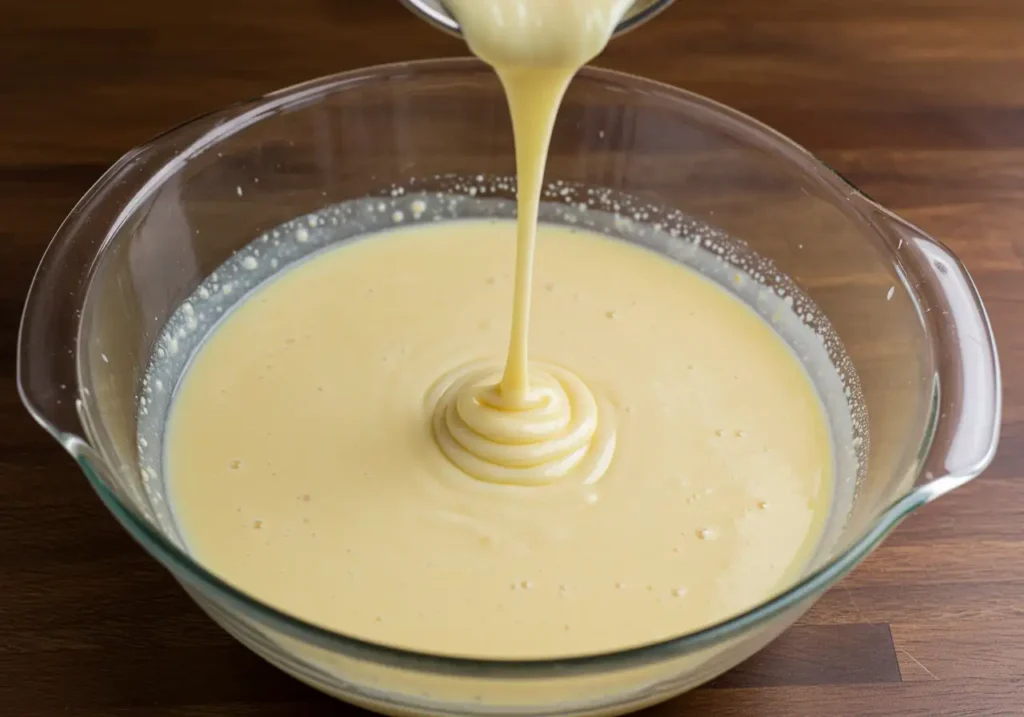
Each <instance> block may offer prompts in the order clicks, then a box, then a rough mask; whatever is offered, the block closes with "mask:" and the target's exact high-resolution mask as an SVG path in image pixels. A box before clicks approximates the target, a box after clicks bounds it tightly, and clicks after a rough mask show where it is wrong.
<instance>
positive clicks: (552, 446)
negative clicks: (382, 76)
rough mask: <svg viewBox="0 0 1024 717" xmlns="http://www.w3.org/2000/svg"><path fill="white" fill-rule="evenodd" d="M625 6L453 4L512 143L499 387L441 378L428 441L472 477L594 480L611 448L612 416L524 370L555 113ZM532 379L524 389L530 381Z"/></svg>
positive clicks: (540, 373) (606, 2)
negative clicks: (513, 208) (501, 94)
mask: <svg viewBox="0 0 1024 717" xmlns="http://www.w3.org/2000/svg"><path fill="white" fill-rule="evenodd" d="M630 4H631V0H564V1H561V2H549V1H547V0H539V1H535V2H527V3H524V2H522V0H493V1H492V2H479V0H453V2H449V3H448V6H449V8H450V9H451V11H452V12H453V13H454V15H455V17H456V18H458V20H459V23H460V24H461V26H462V29H463V32H464V33H465V36H466V40H467V42H468V43H469V46H470V49H472V50H473V52H475V53H476V54H477V56H479V57H480V58H481V59H482V60H484V61H485V62H487V63H488V64H490V65H491V66H492V67H493V68H494V69H495V71H496V72H497V74H498V77H499V78H500V79H501V82H502V85H503V86H504V88H505V95H506V97H507V99H508V106H509V111H510V112H511V114H512V126H513V131H514V132H515V140H516V168H517V173H518V191H519V216H518V229H517V245H516V263H515V289H514V298H513V303H512V331H511V337H510V340H509V347H508V356H507V358H506V360H505V367H504V373H503V374H501V380H500V381H499V382H497V383H491V381H492V380H493V379H494V378H495V376H494V372H493V371H488V370H487V368H483V367H479V366H474V367H466V368H464V369H463V370H461V371H457V372H455V373H454V374H452V375H450V376H448V377H446V379H445V381H446V383H448V384H450V385H449V386H447V387H446V390H444V391H443V392H442V394H441V397H440V401H439V402H438V417H437V419H436V420H435V433H436V436H437V441H438V444H439V445H440V446H441V449H442V450H443V451H444V452H445V454H446V455H447V456H448V457H449V458H450V459H451V460H452V462H453V463H455V464H456V465H458V466H459V467H460V468H462V469H463V470H464V471H466V472H467V473H469V474H470V475H473V476H475V477H477V478H480V479H482V480H489V481H495V482H502V483H516V484H539V483H546V482H550V481H552V480H555V479H558V478H563V477H566V475H567V474H570V473H571V474H573V475H574V476H575V477H576V478H577V479H581V480H583V481H585V482H588V483H590V482H593V481H595V480H597V479H598V478H600V477H601V474H602V473H604V471H605V470H606V469H607V467H608V464H609V462H610V460H611V457H612V451H613V450H614V446H615V431H614V428H613V426H614V419H613V416H612V415H611V413H610V412H607V411H605V412H603V414H604V415H599V413H602V412H599V403H598V399H596V398H595V397H594V396H593V395H592V394H591V392H590V390H589V389H588V387H587V386H586V385H585V384H584V383H583V382H582V381H580V380H579V378H577V377H576V376H575V375H573V373H572V372H571V371H569V370H568V369H565V368H560V367H551V366H540V365H535V366H532V367H531V366H530V364H529V360H528V355H529V352H528V350H527V346H528V341H529V330H530V304H531V297H532V295H533V271H534V254H535V245H536V233H537V214H538V206H539V203H540V195H541V188H542V185H543V181H544V164H545V160H546V158H547V153H548V146H549V144H550V142H551V132H552V129H553V128H554V124H555V117H556V115H557V114H558V107H559V105H560V104H561V102H562V96H563V95H564V94H565V90H566V88H567V87H568V86H569V82H570V81H571V80H572V77H573V75H575V74H576V72H577V71H578V70H579V68H580V67H582V66H583V65H584V64H585V63H587V62H589V61H590V60H591V59H593V58H594V57H596V56H597V54H598V53H600V52H601V50H603V49H604V46H605V45H606V44H608V40H609V38H610V37H611V35H612V32H613V30H614V29H615V26H616V24H618V22H619V20H620V19H621V18H622V15H623V14H624V13H625V12H626V10H627V9H628V8H629V6H630ZM531 373H532V374H533V376H532V381H531Z"/></svg>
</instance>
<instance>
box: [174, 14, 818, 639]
mask: <svg viewBox="0 0 1024 717" xmlns="http://www.w3.org/2000/svg"><path fill="white" fill-rule="evenodd" d="M628 4H629V3H628V2H625V1H624V0H566V1H565V2H558V3H556V2H546V1H545V0H535V1H534V2H522V0H491V1H490V2H487V3H483V2H477V1H475V0H453V1H452V2H450V3H449V5H450V7H451V9H452V11H453V13H454V14H455V15H456V16H457V17H458V18H459V20H460V22H461V24H462V27H463V29H464V32H465V33H466V36H467V38H468V41H469V44H470V46H471V47H472V48H473V50H474V51H475V52H476V53H477V54H479V55H480V56H481V57H482V58H483V59H485V60H486V61H488V62H490V63H491V64H492V65H494V66H495V68H496V69H497V71H498V74H499V76H500V77H501V80H502V82H503V84H504V86H505V88H506V92H507V95H508V99H509V106H510V109H511V111H512V116H513V124H514V128H515V132H516V144H517V165H518V170H519V221H518V226H516V227H513V225H511V224H510V223H505V222H484V221H465V222H450V223H446V224H434V225H429V226H421V227H415V228H408V229H399V230H395V231H393V232H390V233H389V234H386V235H382V236H377V237H374V238H373V239H371V240H369V241H361V242H357V243H354V244H352V245H350V246H346V247H344V248H340V249H337V250H334V251H331V252H329V253H327V254H325V255H323V256H321V257H319V258H317V259H316V260H314V261H311V262H308V263H305V264H303V265H302V266H300V267H298V268H295V269H293V270H291V271H289V272H287V273H286V274H284V275H283V276H282V277H281V278H280V279H279V280H277V281H275V282H273V283H272V284H270V285H269V286H267V287H266V288H264V289H263V290H261V291H260V292H259V293H257V294H256V295H255V296H253V297H251V298H250V299H249V300H247V301H246V302H245V303H244V304H243V305H242V306H241V307H240V308H239V309H238V310H237V311H236V312H235V313H234V315H233V316H231V317H230V318H229V319H228V320H227V321H226V322H225V323H224V324H223V325H222V326H221V327H220V328H219V329H218V330H217V332H216V333H215V334H214V335H213V336H212V337H211V338H210V339H209V340H208V341H207V343H206V345H205V346H204V347H203V348H202V350H201V351H200V352H199V353H198V354H197V356H196V358H195V360H194V363H193V366H192V367H191V369H190V370H189V372H188V374H187V375H186V378H185V380H184V382H183V383H182V385H181V386H180V388H179V390H178V392H177V395H176V399H175V405H174V407H173V412H172V415H171V419H170V423H169V428H168V437H167V447H166V469H167V472H168V476H169V481H170V486H171V496H172V500H173V503H174V505H175V506H176V510H177V513H178V518H179V521H180V524H181V526H182V529H183V532H184V534H185V536H186V538H187V540H188V542H189V544H190V548H191V549H192V550H193V551H194V552H195V554H196V555H197V556H198V558H199V559H200V561H201V562H203V563H204V564H205V565H207V566H208V567H209V568H210V569H211V570H213V571H214V572H216V573H218V574H220V575H223V576H224V577H225V578H226V579H228V580H229V581H231V582H233V583H235V584H236V585H238V586H240V587H241V588H242V589H244V590H246V591H247V592H249V593H251V594H253V595H255V596H257V597H258V598H259V599H260V600H262V601H265V602H267V603H270V604H272V605H275V606H278V607H279V608H281V609H283V610H285V611H287V612H290V613H292V614H295V615H297V616H299V617H301V618H303V619H306V620H308V621H311V622H314V623H318V624H321V625H324V626H326V627H329V628H331V629H334V630H337V631H340V632H344V633H347V634H351V635H356V636H359V637H363V638H365V639H368V640H373V641H376V642H384V643H389V644H393V645H397V646H401V647H406V648H410V649H415V650H421V651H426V652H434V653H446V654H459V655H471V656H476V657H500V658H539V657H553V656H559V655H571V654H583V653H591V652H598V651H606V650H615V649H621V648H623V647H629V646H635V645H639V644H643V643H646V642H651V641H655V640H660V639H664V638H667V637H670V636H675V635H679V634H682V633H685V632H687V631H690V630H693V629H696V628H699V627H701V626H705V625H707V624H710V623H712V622H714V621H717V620H720V619H722V618H725V617H727V616H729V615H731V614H734V613H736V612H738V611H740V610H742V609H744V608H746V607H750V606H752V605H753V604H755V603H756V602H759V601H760V600H762V599H764V598H765V597H767V596H768V595H769V594H771V593H772V592H773V591H775V590H776V589H778V588H779V587H781V586H782V583H784V582H785V581H787V580H789V579H791V578H793V577H795V576H794V572H795V571H798V570H799V569H800V568H801V567H802V566H803V564H804V563H805V561H806V559H807V558H808V557H809V554H810V551H811V549H812V548H813V547H814V546H815V543H816V541H817V538H818V536H819V535H820V532H821V527H822V524H823V521H824V517H825V514H826V512H827V509H828V505H829V497H830V496H829V480H830V476H831V470H832V456H831V448H830V442H829V435H828V429H827V425H826V421H825V416H824V412H823V409H822V407H821V404H820V402H819V401H818V398H817V395H816V394H815V392H814V389H813V387H812V385H811V383H810V381H809V380H808V378H807V376H806V374H805V373H804V371H803V368H802V367H801V365H800V364H799V362H798V361H797V360H796V359H795V357H794V356H793V355H792V353H791V352H790V350H789V349H788V347H787V346H786V345H785V343H784V342H783V341H782V340H781V339H780V338H779V337H778V336H776V335H775V334H774V333H773V331H772V330H771V328H770V327H769V326H768V325H767V324H765V323H764V322H762V321H761V320H760V319H759V318H758V317H757V316H756V315H755V314H754V313H753V312H752V311H751V310H749V309H748V308H747V307H745V306H744V305H743V304H741V303H740V302H739V301H737V300H736V299H734V298H733V297H731V296H729V295H728V294H727V293H726V292H725V291H723V290H722V289H720V288H718V287H717V286H715V285H713V284H712V283H710V282H709V281H707V280H705V279H703V278H702V277H700V276H699V275H697V274H696V273H694V272H692V271H691V270H689V269H687V268H685V267H683V266H682V265H678V264H674V263H671V262H669V261H667V260H665V259H663V258H661V257H659V256H658V255H656V254H654V253H653V252H649V251H646V250H643V249H640V248H637V247H634V246H631V245H628V244H625V243H622V242H616V241H613V240H610V239H607V238H603V237H601V236H599V235H595V234H590V233H587V232H582V231H572V230H569V229H566V228H557V227H554V226H542V228H541V233H542V237H541V241H540V243H539V244H538V243H537V242H536V236H535V234H536V231H537V224H536V219H537V202H538V199H539V193H540V187H541V182H542V177H543V167H544V156H545V154H546V151H547V146H548V143H549V139H550V133H551V127H552V125H553V122H554V117H555V114H556V111H557V107H558V103H559V102H560V100H561V97H562V94H563V93H564V91H565V88H566V86H567V85H568V82H569V80H570V79H571V77H572V75H573V74H574V73H575V71H576V70H577V69H578V68H579V67H580V66H581V65H582V64H583V63H585V62H586V61H588V60H589V59H591V58H592V57H593V56H595V55H596V54H597V53H598V52H599V51H600V50H601V48H602V47H603V46H604V44H605V43H606V42H607V40H608V37H609V36H610V34H611V31H612V29H613V27H614V26H615V24H616V21H617V20H618V18H619V17H621V14H622V13H623V12H624V10H625V8H626V6H627V5H628ZM534 254H536V255H537V256H536V260H537V271H538V274H539V277H538V278H539V279H541V281H540V282H539V284H538V287H537V290H534V287H533V268H534V260H535V257H534ZM513 256H514V257H515V262H514V267H515V271H514V272H512V271H511V268H512V266H513V261H512V258H513ZM540 287H543V288H540ZM510 293H511V294H512V295H513V296H514V302H513V312H512V329H511V336H510V340H509V342H508V351H507V355H506V356H505V360H504V362H502V360H501V358H500V355H498V356H496V355H495V350H496V349H497V350H498V351H500V350H501V344H502V340H501V334H502V333H503V331H502V329H501V325H502V323H503V318H504V317H507V316H508V305H507V298H508V296H509V294H510ZM531 299H532V300H533V303H535V304H536V306H534V307H532V308H534V309H535V311H534V312H531ZM531 320H532V323H531ZM528 336H529V337H530V338H531V339H532V340H533V342H534V345H533V348H534V349H535V351H536V355H537V357H538V360H537V361H536V362H532V363H531V362H530V360H529V358H530V356H529V355H528V350H527V338H528ZM783 407H784V408H785V420H781V419H780V410H781V409H782V408H783Z"/></svg>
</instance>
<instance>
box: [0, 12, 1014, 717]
mask: <svg viewBox="0 0 1024 717" xmlns="http://www.w3.org/2000/svg"><path fill="white" fill-rule="evenodd" d="M0 11H2V17H3V21H2V22H0V309H2V314H0V348H2V351H0V381H2V391H0V715H18V716H19V717H36V716H39V715H67V716H69V717H116V716H118V715H139V716H140V717H172V716H173V717H213V716H215V715H216V716H218V717H219V716H222V715H223V716H225V717H242V716H245V717H271V716H273V717H279V716H283V715H302V716H305V715H312V716H316V715H342V714H346V715H347V714H357V713H358V710H355V709H352V708H347V707H345V706H342V705H339V704H338V703H335V702H333V701H331V700H328V699H327V698H324V697H321V696H320V695H318V694H317V693H315V692H313V691H311V690H309V689H307V688H305V687H303V686H301V685H300V684H298V683H297V682H294V681H292V680H291V679H289V678H287V677H285V676H283V675H282V674H279V673H277V672H276V671H275V670H274V669H272V668H271V667H269V666H266V665H264V664H263V663H262V662H261V661H260V660H259V659H258V658H256V657H254V656H253V655H251V654H250V653H249V652H247V651H246V650H245V649H243V648H242V647H240V646H238V645H236V644H235V643H234V642H232V641H231V640H230V639H229V638H228V637H227V636H226V635H225V634H224V633H222V632H221V631H220V630H219V629H218V628H216V627H214V626H213V624H212V623H210V622H209V621H208V620H207V619H206V618H205V617H204V616H202V615H201V614H200V613H199V611H198V610H197V609H196V608H195V607H194V606H193V605H192V603H191V602H190V601H189V600H188V599H187V598H186V597H185V595H184V594H183V593H182V591H181V590H180V589H179V588H178V587H177V585H176V584H175V583H174V582H173V581H172V579H171V578H170V577H169V576H168V575H167V574H166V573H165V572H164V571H163V570H162V569H161V568H159V567H158V566H157V565H156V564H155V563H154V562H153V561H151V560H150V559H149V558H148V557H146V556H145V555H144V554H143V553H142V551H141V550H140V549H139V548H138V547H137V546H136V545H135V544H133V543H132V541H131V540H130V539H129V538H128V537H127V535H126V534H125V533H124V532H123V531H122V530H121V529H120V528H119V527H118V526H117V524H116V523H115V521H114V520H113V518H111V517H110V516H109V515H108V514H107V513H106V512H105V510H104V509H103V508H102V507H101V505H100V504H99V502H98V501H97V500H96V499H95V497H94V496H93V494H92V493H91V491H90V490H89V488H88V487H87V485H86V482H85V480H84V479H83V478H82V477H81V476H80V475H79V474H78V471H77V470H76V469H75V467H74V466H73V464H72V462H71V460H70V459H68V458H67V457H66V456H65V455H64V454H63V453H62V452H61V451H60V449H59V448H58V447H57V445H56V444H55V443H54V442H53V441H52V440H51V439H50V438H48V437H47V436H46V435H45V434H44V433H43V431H41V430H40V429H38V428H37V427H36V426H35V425H34V424H33V423H32V422H31V421H30V420H29V418H28V416H27V414H26V413H25V412H24V410H23V409H22V407H21V405H20V403H19V401H18V399H17V396H16V392H15V386H14V353H15V341H16V334H17V320H18V316H19V313H20V309H21V304H22V301H23V298H24V295H25V292H26V290H27V288H28V283H29V279H30V277H31V275H32V271H33V269H34V267H35V265H36V262H37V260H38V258H39V256H40V255H41V253H42V251H43V248H44V246H45V245H46V243H47V241H48V239H49V237H50V236H51V234H52V233H53V231H54V230H55V229H56V227H57V226H58V224H59V222H60V221H61V219H62V218H63V217H64V215H65V214H66V213H67V211H68V210H69V209H70V208H71V206H72V205H73V204H74V202H75V201H76V199H77V198H78V197H79V196H80V195H81V194H82V193H83V192H84V191H85V190H86V189H87V188H88V186H89V185H90V184H91V183H92V182H93V181H94V180H95V179H96V178H97V177H98V176H99V175H100V173H101V172H102V171H103V170H104V169H105V168H106V166H107V165H108V164H110V163H112V162H113V161H114V160H115V159H117V157H118V156H119V155H120V154H121V153H122V152H124V151H125V150H126V149H128V148H129V147H131V146H132V145H134V144H137V143H140V142H142V141H144V140H146V139H147V138H148V137H150V136H151V135H153V134H155V133H157V132H159V131H160V130H161V129H164V128H166V127H169V126H171V125H174V124H177V123H179V122H182V121H183V120H186V119H188V118H190V117H192V116H194V115H196V114H199V113H202V112H204V111H207V110H210V109H213V108H216V107H219V106H221V105H224V104H226V103H229V102H232V101H235V100H239V99H243V98H247V97H251V96H254V95H258V94H261V93H263V92H266V91H268V90H271V89H274V88H277V87H280V86H284V85H288V84H292V83H295V82H298V81H301V80H304V79H307V78H310V77H314V76H317V75H322V74H327V73H332V72H336V71H339V70H344V69H349V68H354V67H357V66H362V65H370V64H376V63H382V62H393V61H396V60H406V59H414V58H423V57H431V56H438V55H454V54H464V50H463V48H462V47H461V46H460V45H459V43H457V42H456V41H454V40H453V39H450V38H447V37H445V36H443V35H441V34H440V33H437V32H435V31H433V30H431V29H429V28H428V27H426V26H425V25H423V24H421V23H420V22H419V21H418V20H416V19H414V18H413V17H412V16H411V15H409V14H408V13H407V12H406V11H405V10H403V9H402V8H401V7H400V6H399V5H398V3H397V0H289V1H288V2H282V1H281V0H175V2H172V3H149V2H137V1H129V0H122V1H115V0H93V1H91V2H82V1H81V0H48V1H47V2H16V1H15V0H0ZM1022 38H1024V3H1021V2H1020V0H859V1H858V2H849V1H847V0H777V1H776V2H764V0H716V2H703V1H698V0H680V1H679V2H677V3H676V5H675V6H674V7H673V8H672V9H671V10H669V11H668V12H667V13H666V14H665V15H664V16H662V17H661V18H659V19H658V20H657V21H655V22H653V23H652V24H650V25H648V26H647V27H645V28H643V29H642V30H640V31H638V32H637V33H634V34H632V35H630V36H627V37H625V38H622V39H621V40H618V41H616V42H615V43H614V44H613V46H612V47H611V48H610V49H609V51H608V52H607V53H606V54H605V55H604V57H603V58H602V59H601V61H600V64H603V65H605V66H608V67H614V68H616V69H620V70H624V71H628V72H633V73H637V74H642V75H647V76H650V77H653V78H655V79H658V80H662V81H664V82H668V83H671V84H675V85H680V86H683V87H686V88H688V89H691V90H694V91H696V92H700V93H703V94H706V95H708V96H710V97H713V98H715V99H717V100H721V101H723V102H725V103H727V104H731V105H734V106H736V107H738V108H740V109H741V110H744V111H746V112H748V113H750V114H752V115H754V116H755V117H757V118H759V119H761V120H763V121H765V122H767V123H769V124H771V125H773V126H774V127H776V128H778V129H779V130H781V131H783V132H784V133H786V134H788V135H790V136H792V137H793V138H795V139H796V140H797V141H799V142H800V143H802V144H804V145H805V146H807V147H809V148H810V149H811V150H813V151H815V152H817V153H818V154H819V155H820V156H821V157H822V158H823V159H824V160H825V161H827V162H828V163H830V164H831V165H832V166H833V167H835V168H837V169H838V170H839V171H840V172H842V173H843V174H845V175H846V176H847V177H849V178H850V179H851V180H852V181H853V182H854V183H856V184H858V185H859V186H861V187H862V188H863V189H864V190H865V191H866V192H867V193H868V194H870V195H871V196H873V197H874V198H876V199H877V200H878V201H880V202H881V203H883V204H885V205H886V206H888V207H890V208H892V209H895V210H896V211H898V212H900V213H901V214H903V215H904V216H905V217H907V218H908V219H909V220H911V221H913V222H915V223H917V224H919V225H920V226H922V227H923V228H924V229H926V230H928V231H929V232H930V233H932V234H933V235H935V236H936V237H938V238H940V239H942V240H944V241H945V242H947V243H948V245H949V246H951V247H952V248H953V249H954V250H955V251H956V252H957V253H958V254H959V255H960V256H961V257H962V258H963V260H964V261H965V263H966V264H967V265H968V267H969V269H970V270H971V271H972V272H973V275H974V277H975V279H976V281H977V283H978V284H979V286H980V289H981V293H982V295H983V297H984V299H985V301H986V303H987V306H988V309H989V311H990V313H991V317H992V320H993V323H994V325H995V331H996V336H997V339H998V340H999V342H1000V350H1001V355H1002V356H1001V357H1002V366H1003V372H1004V380H1005V400H1006V403H1005V410H1004V417H1005V421H1004V426H1003V441H1002V446H1001V450H1000V454H999V456H998V458H997V459H996V462H995V463H994V465H993V466H992V468H991V469H990V470H989V471H988V472H987V473H986V474H985V475H984V476H983V477H982V478H980V479H978V480H976V481H975V482H973V483H971V484H970V485H968V486H967V487H965V488H963V489H962V490H960V491H958V492H956V493H955V494H953V495H952V496H950V497H948V498H944V499H942V500H940V501H939V502H938V503H936V504H934V505H932V506H929V507H927V508H925V509H924V510H922V511H920V513H919V514H917V515H915V516H913V517H911V518H910V520H909V521H907V522H906V523H905V524H904V525H903V526H902V527H901V528H900V529H899V530H898V531H897V532H896V533H895V534H894V535H893V536H892V537H891V538H890V539H889V540H888V541H887V542H886V543H885V544H884V546H883V547H882V548H880V549H879V550H878V551H877V552H875V553H874V554H873V555H872V556H871V557H870V558H869V559H868V560H867V561H866V562H865V563H864V564H863V565H862V566H861V567H860V568H858V569H857V570H856V571H855V572H854V573H853V574H852V575H851V576H849V577H848V578H847V579H845V580H844V581H842V583H840V584H839V585H838V586H837V587H835V588H834V589H833V590H831V591H830V592H829V593H828V594H827V595H826V596H825V597H824V598H823V599H822V600H821V601H820V602H819V603H818V604H817V606H815V607H814V608H813V609H812V610H811V611H810V613H809V614H808V615H807V616H806V617H805V618H804V619H803V620H802V621H801V622H800V623H799V624H798V625H797V626H795V627H794V628H793V629H792V630H790V631H789V632H787V633H786V634H785V635H784V636H783V637H782V638H780V639H779V640H778V641H777V642H776V643H774V644H773V645H772V646H770V647H769V648H768V649H767V650H766V651H764V652H763V653H761V654H759V655H758V656H756V657H754V658H753V659H752V660H750V661H749V662H748V663H746V664H744V665H742V666H740V667H739V668H737V669H736V670H734V671H732V672H731V673H729V674H727V675H725V676H723V677H721V678H720V679H718V680H716V681H715V682H714V683H713V684H711V685H709V686H707V687H705V688H702V689H700V690H697V691H695V692H693V693H691V694H689V695H686V696H684V697H682V698H680V699H677V700H675V701H673V702H670V703H668V704H665V705H663V706H661V707H657V708H655V709H653V710H651V711H650V713H649V714H651V715H659V716H665V717H681V716H682V715H716V716H723V717H728V716H739V715H808V716H812V715H813V716H817V715H997V714H1000V715H1002V714H1021V713H1024V443H1022V440H1021V439H1022V437H1024V331H1022V330H1021V322H1020V319H1018V318H1017V314H1018V312H1020V311H1021V310H1022V308H1024V42H1022Z"/></svg>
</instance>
